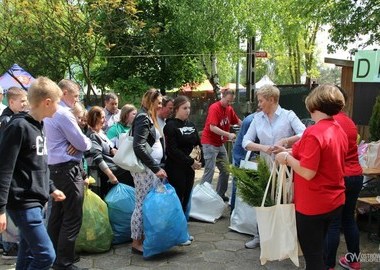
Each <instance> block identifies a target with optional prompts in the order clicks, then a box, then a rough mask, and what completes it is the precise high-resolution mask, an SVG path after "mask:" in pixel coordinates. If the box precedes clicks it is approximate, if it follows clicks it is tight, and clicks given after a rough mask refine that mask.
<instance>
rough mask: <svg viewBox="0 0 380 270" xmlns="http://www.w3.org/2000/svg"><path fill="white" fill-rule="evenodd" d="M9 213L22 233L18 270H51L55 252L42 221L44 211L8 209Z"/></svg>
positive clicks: (37, 208) (36, 208)
mask: <svg viewBox="0 0 380 270" xmlns="http://www.w3.org/2000/svg"><path fill="white" fill-rule="evenodd" d="M7 212H8V214H9V216H10V217H11V218H12V220H13V222H14V223H15V225H16V226H17V227H18V228H19V231H20V243H19V247H18V255H17V263H16V270H34V269H35V270H45V269H46V270H48V269H50V267H51V266H52V265H53V262H54V260H55V251H54V248H53V244H52V242H51V240H50V238H49V235H48V233H47V231H46V227H45V225H44V222H43V220H42V209H41V208H40V207H34V208H29V209H22V210H9V209H7Z"/></svg>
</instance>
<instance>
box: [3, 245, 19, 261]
mask: <svg viewBox="0 0 380 270" xmlns="http://www.w3.org/2000/svg"><path fill="white" fill-rule="evenodd" d="M17 252H18V248H17V245H14V246H12V247H11V248H10V249H9V250H8V251H3V255H2V256H1V258H3V259H4V260H14V259H17Z"/></svg>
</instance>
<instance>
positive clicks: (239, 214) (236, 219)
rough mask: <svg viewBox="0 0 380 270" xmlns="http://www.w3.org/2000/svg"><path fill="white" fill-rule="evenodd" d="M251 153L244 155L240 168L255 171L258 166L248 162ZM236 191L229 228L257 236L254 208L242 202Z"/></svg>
mask: <svg viewBox="0 0 380 270" xmlns="http://www.w3.org/2000/svg"><path fill="white" fill-rule="evenodd" d="M250 156H251V151H248V152H247V154H246V155H245V159H244V160H241V161H240V168H243V169H248V170H257V166H258V164H257V163H256V162H253V161H249V157H250ZM238 194H239V192H238V191H237V190H236V199H235V207H234V210H233V211H232V213H231V218H230V226H229V228H230V229H231V230H233V231H236V232H239V233H246V234H250V235H257V234H258V233H257V220H256V211H255V208H254V207H252V206H250V205H248V204H247V203H245V202H243V200H242V199H241V198H240V197H239V195H238Z"/></svg>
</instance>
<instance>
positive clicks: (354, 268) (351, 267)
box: [339, 257, 361, 270]
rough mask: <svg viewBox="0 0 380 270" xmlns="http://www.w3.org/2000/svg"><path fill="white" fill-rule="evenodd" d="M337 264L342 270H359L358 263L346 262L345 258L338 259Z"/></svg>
mask: <svg viewBox="0 0 380 270" xmlns="http://www.w3.org/2000/svg"><path fill="white" fill-rule="evenodd" d="M339 264H340V266H342V267H343V268H344V269H348V270H360V269H361V265H360V262H348V261H347V259H346V258H345V257H342V258H340V259H339Z"/></svg>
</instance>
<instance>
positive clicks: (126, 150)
mask: <svg viewBox="0 0 380 270" xmlns="http://www.w3.org/2000/svg"><path fill="white" fill-rule="evenodd" d="M119 144H120V145H119V149H118V150H117V152H116V155H115V156H114V157H113V162H114V163H115V164H116V165H117V166H119V167H120V168H123V169H124V170H127V171H130V172H136V173H139V172H143V171H145V166H144V164H142V162H141V161H140V159H138V158H137V157H136V154H135V151H134V150H133V137H132V136H131V135H129V134H127V133H123V134H121V135H120V138H119ZM148 146H149V145H148V143H147V144H146V147H147V151H148V152H149V153H151V152H152V149H151V148H150V147H148Z"/></svg>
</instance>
